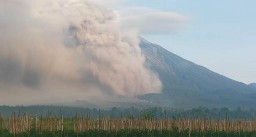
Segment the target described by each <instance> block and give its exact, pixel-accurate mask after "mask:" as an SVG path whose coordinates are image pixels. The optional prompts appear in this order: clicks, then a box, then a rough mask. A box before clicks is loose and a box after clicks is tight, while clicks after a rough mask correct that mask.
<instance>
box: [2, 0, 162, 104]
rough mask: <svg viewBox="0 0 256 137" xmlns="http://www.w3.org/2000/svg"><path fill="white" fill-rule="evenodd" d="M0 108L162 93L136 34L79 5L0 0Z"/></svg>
mask: <svg viewBox="0 0 256 137" xmlns="http://www.w3.org/2000/svg"><path fill="white" fill-rule="evenodd" d="M0 19H1V20H0V30H1V33H0V103H1V104H33V103H40V104H42V103H50V102H56V101H60V102H61V101H63V102H64V101H72V100H84V99H86V98H93V97H96V96H97V97H100V96H104V94H107V95H121V96H129V97H132V96H135V95H139V94H145V93H157V92H160V90H161V82H160V80H159V78H158V76H157V75H156V74H154V73H152V72H151V71H150V70H149V69H147V68H145V67H144V62H145V58H144V56H143V55H142V53H141V50H140V48H139V46H138V44H139V38H138V36H137V34H136V33H131V32H123V31H122V30H121V29H120V26H121V25H120V21H119V18H118V13H116V12H114V11H110V10H108V9H105V8H102V7H100V6H97V5H95V4H93V3H91V2H89V1H82V0H55V1H52V0H37V1H31V0H19V1H14V0H10V1H9V0H8V1H7V0H1V1H0Z"/></svg>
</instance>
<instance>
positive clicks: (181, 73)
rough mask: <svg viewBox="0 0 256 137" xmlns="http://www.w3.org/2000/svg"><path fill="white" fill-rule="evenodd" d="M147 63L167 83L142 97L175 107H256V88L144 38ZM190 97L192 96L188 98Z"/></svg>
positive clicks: (143, 50)
mask: <svg viewBox="0 0 256 137" xmlns="http://www.w3.org/2000/svg"><path fill="white" fill-rule="evenodd" d="M140 47H141V50H142V53H143V54H144V55H145V57H146V63H145V64H146V66H147V67H149V68H150V69H151V70H152V71H153V72H155V73H157V74H158V75H159V77H160V79H161V81H162V83H163V90H162V93H160V94H147V95H142V96H140V97H139V98H140V99H143V100H147V101H149V102H153V103H156V104H159V103H160V104H164V105H166V106H173V107H197V106H211V107H253V105H252V103H255V101H254V99H253V98H252V97H254V96H255V93H256V90H255V89H254V88H252V87H251V86H248V85H246V84H244V83H242V82H238V81H235V80H232V79H230V78H228V77H225V76H223V75H220V74H218V73H216V72H213V71H211V70H209V69H207V68H205V67H203V66H200V65H197V64H195V63H193V62H191V61H188V60H186V59H183V58H182V57H179V56H178V55H176V54H173V53H171V52H170V51H167V50H166V49H164V48H162V47H161V46H159V45H157V44H153V43H150V42H149V41H147V40H145V39H143V38H142V39H141V43H140ZM187 98H189V99H187Z"/></svg>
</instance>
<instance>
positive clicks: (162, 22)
mask: <svg viewBox="0 0 256 137" xmlns="http://www.w3.org/2000/svg"><path fill="white" fill-rule="evenodd" d="M120 14H121V20H122V27H123V28H124V29H129V30H134V31H138V32H139V33H143V34H172V33H177V32H179V31H180V30H182V29H183V28H184V27H185V26H186V25H187V22H188V18H187V17H186V16H184V15H182V14H180V13H176V12H164V11H158V10H155V9H150V8H145V7H134V8H127V9H123V10H121V11H120Z"/></svg>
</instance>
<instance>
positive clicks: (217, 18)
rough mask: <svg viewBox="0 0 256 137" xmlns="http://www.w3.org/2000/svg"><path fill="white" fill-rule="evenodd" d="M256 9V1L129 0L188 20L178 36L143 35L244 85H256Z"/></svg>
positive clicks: (130, 4)
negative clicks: (179, 15)
mask: <svg viewBox="0 0 256 137" xmlns="http://www.w3.org/2000/svg"><path fill="white" fill-rule="evenodd" d="M255 5H256V1H255V0H244V1H242V0H223V1H222V0H217V1H206V0H193V1H189V0H127V1H126V4H125V6H126V7H137V8H145V7H147V8H150V9H155V10H158V11H164V12H175V13H178V14H181V15H183V16H185V17H186V18H187V19H188V21H187V23H186V26H185V27H184V28H183V29H180V30H179V31H178V32H175V33H171V34H165V33H163V34H161V33H156V34H153V33H150V34H147V33H143V34H142V35H143V37H145V38H146V39H148V40H149V41H151V42H154V43H156V44H159V45H161V46H163V47H164V48H166V49H167V50H169V51H171V52H173V53H175V54H177V55H179V56H181V57H183V58H185V59H187V60H190V61H193V62H195V63H197V64H199V65H202V66H205V67H207V68H209V69H211V70H213V71H215V72H217V73H220V74H223V75H225V76H227V77H230V78H232V79H235V80H238V81H241V82H244V83H251V82H256V54H255V52H256V38H255V36H256V25H255V24H256V17H255V14H256V8H255ZM159 25H161V23H160V24H159Z"/></svg>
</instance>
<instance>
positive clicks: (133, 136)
mask: <svg viewBox="0 0 256 137" xmlns="http://www.w3.org/2000/svg"><path fill="white" fill-rule="evenodd" d="M0 136H1V137H255V136H256V132H234V131H232V132H224V131H220V132H215V131H191V132H189V130H184V131H178V130H176V131H172V132H170V131H168V130H161V131H160V130H135V129H134V130H126V129H123V130H118V131H106V130H90V131H86V132H81V133H75V132H74V131H67V132H61V131H57V132H49V131H45V132H43V133H37V132H35V130H32V131H29V132H22V133H18V134H16V135H14V134H13V133H10V132H8V131H6V130H5V131H0Z"/></svg>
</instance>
